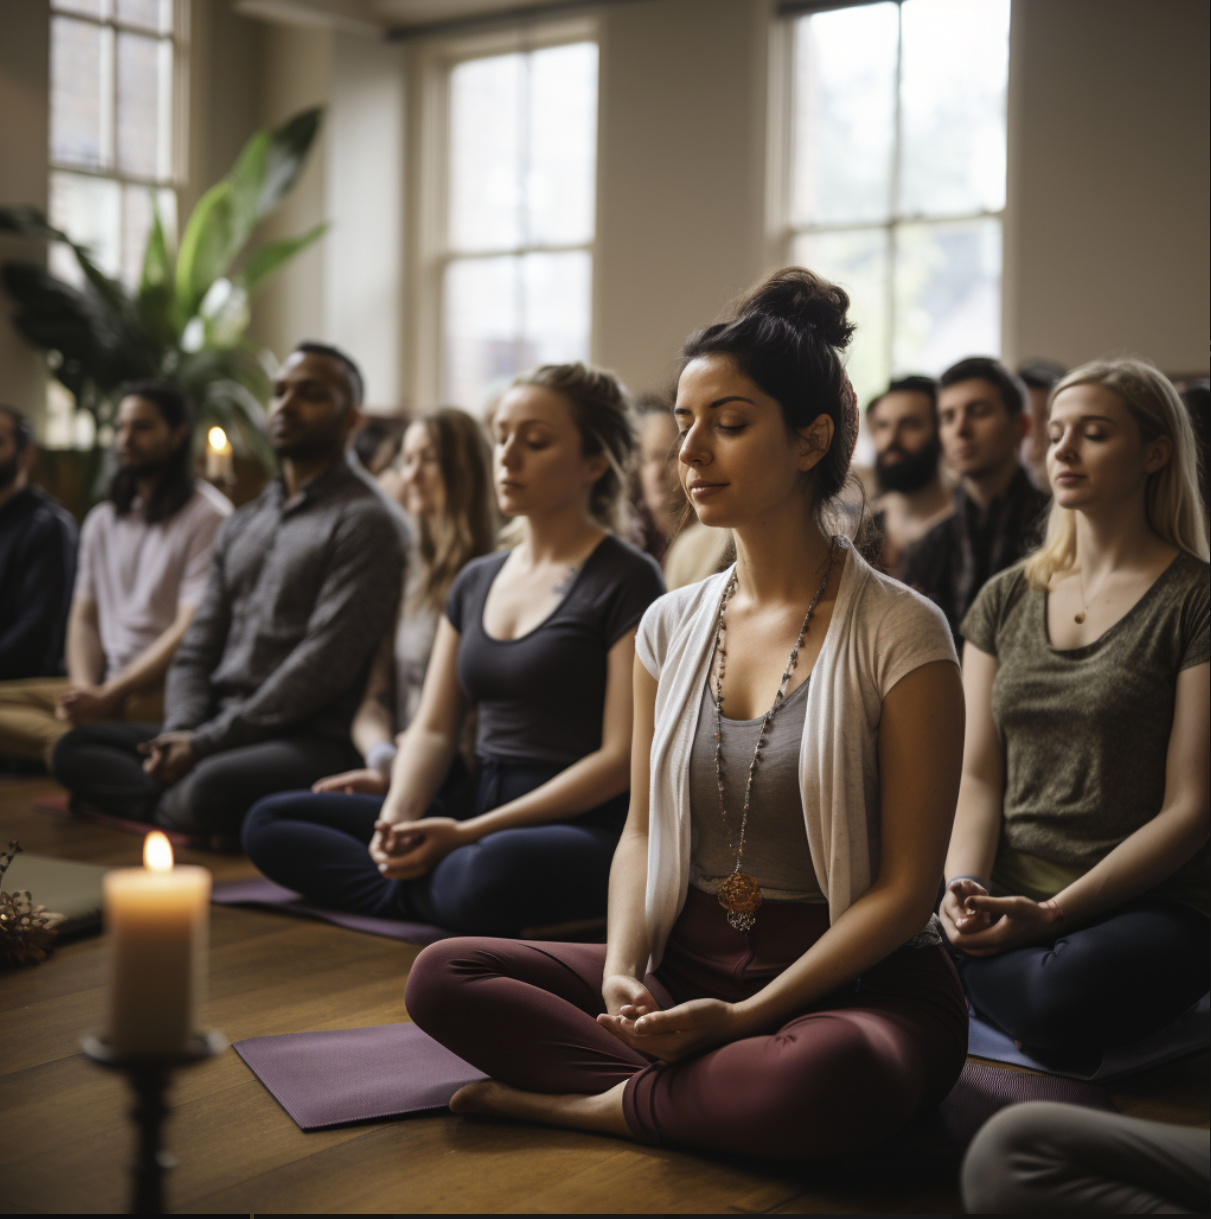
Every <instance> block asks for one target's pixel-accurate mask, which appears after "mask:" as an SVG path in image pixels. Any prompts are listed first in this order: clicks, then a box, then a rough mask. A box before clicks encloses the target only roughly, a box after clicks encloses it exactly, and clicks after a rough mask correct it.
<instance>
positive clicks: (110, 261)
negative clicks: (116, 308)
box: [50, 172, 121, 283]
mask: <svg viewBox="0 0 1211 1219" xmlns="http://www.w3.org/2000/svg"><path fill="white" fill-rule="evenodd" d="M120 210H121V188H120V187H119V186H118V184H117V183H116V182H111V181H109V180H108V179H106V178H90V177H86V176H85V175H83V174H69V173H61V172H55V173H52V174H51V176H50V219H51V223H52V224H53V225H55V227H56V228H60V229H62V230H63V231H64V232H65V233H67V235H68V236H69V237H71V238H72V240H73V241H76V242H78V243H79V244H80V245H85V246H88V247H89V248H90V250H91V251H92V257H93V261H94V262H95V263H96V264H97V265H98V266H99V267H100V268H101V270H102V271H105V272H106V273H107V274H109V275H116V274H118V271H119V269H120V260H119V240H120V223H121V222H120V216H119V214H120ZM51 270H52V271H53V272H54V273H55V274H56V275H60V276H62V278H64V279H66V280H68V281H70V282H72V283H79V282H80V280H81V275H80V271H79V268H78V266H77V264H76V260H75V257H74V256H73V255H72V253H71V251H70V250H68V249H66V248H65V247H64V246H63V245H61V244H59V243H55V244H54V245H52V246H51Z"/></svg>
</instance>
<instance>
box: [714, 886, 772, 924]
mask: <svg viewBox="0 0 1211 1219" xmlns="http://www.w3.org/2000/svg"><path fill="white" fill-rule="evenodd" d="M715 896H716V898H717V899H718V901H719V904H720V905H721V906H722V907H723V908H724V909H725V910H726V911H727V912H728V914H727V921H728V923H729V924H730V925H731V926H732V927H734V928H735V929H736V930H737V931H748V929H749V928H750V927H752V925H753V923H754V921H755V920H754V917H753V916H754V915H755V914H756V913H757V909H758V907H759V906H760V905H761V885H760V883H759V882H758V880H757V878H756V877H755V876H750V875H749V874H748V873H747V872H733V873H732V874H731V876H727V877H725V878H724V879H723V880H721V881H720V882H719V891H718V892H717V893H716V895H715Z"/></svg>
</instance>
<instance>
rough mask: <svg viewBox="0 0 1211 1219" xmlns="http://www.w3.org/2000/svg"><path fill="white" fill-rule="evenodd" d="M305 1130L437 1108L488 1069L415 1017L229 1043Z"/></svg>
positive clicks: (482, 1076)
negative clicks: (441, 1040) (440, 1039)
mask: <svg viewBox="0 0 1211 1219" xmlns="http://www.w3.org/2000/svg"><path fill="white" fill-rule="evenodd" d="M232 1048H233V1049H234V1050H235V1051H236V1053H237V1054H239V1056H240V1057H241V1058H242V1059H243V1060H244V1061H245V1062H246V1063H247V1064H248V1066H249V1067H250V1068H251V1069H252V1072H253V1074H255V1075H256V1077H257V1078H258V1079H259V1080H260V1081H261V1083H263V1084H264V1085H265V1087H266V1088H268V1089H269V1091H270V1092H271V1093H272V1094H273V1097H274V1099H275V1100H276V1101H277V1102H278V1104H280V1105H281V1106H282V1108H283V1109H285V1110H286V1112H287V1113H289V1114H290V1116H291V1117H292V1118H294V1120H295V1121H296V1122H297V1123H298V1124H299V1126H301V1127H302V1128H303V1129H304V1130H320V1129H322V1128H323V1127H325V1126H339V1125H342V1124H344V1123H346V1122H366V1121H373V1120H375V1119H381V1118H385V1117H400V1116H402V1115H403V1114H406V1113H418V1112H421V1111H423V1110H426V1109H444V1108H445V1107H446V1106H447V1105H448V1104H449V1103H450V1097H452V1096H453V1095H454V1093H455V1092H457V1091H458V1089H459V1088H461V1087H462V1086H463V1084H469V1083H474V1081H475V1080H477V1079H486V1078H487V1077H486V1076H485V1075H484V1074H483V1073H482V1072H480V1071H477V1070H476V1069H475V1068H474V1067H473V1066H471V1065H470V1064H469V1063H466V1062H463V1060H462V1059H461V1058H459V1057H458V1056H457V1055H455V1054H452V1053H451V1052H450V1051H449V1050H447V1049H446V1047H445V1046H443V1045H441V1044H439V1043H438V1042H436V1041H434V1040H433V1038H432V1037H430V1036H429V1035H428V1034H427V1033H423V1032H421V1030H420V1029H418V1028H417V1027H416V1025H415V1024H380V1025H376V1026H374V1027H373V1028H366V1029H341V1030H340V1031H339V1032H331V1033H286V1034H285V1035H284V1036H281V1037H250V1038H249V1039H248V1040H247V1041H237V1042H236V1043H235V1045H234V1046H233V1047H232Z"/></svg>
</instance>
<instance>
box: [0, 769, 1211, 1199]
mask: <svg viewBox="0 0 1211 1219" xmlns="http://www.w3.org/2000/svg"><path fill="white" fill-rule="evenodd" d="M59 792H60V789H58V788H57V787H55V785H54V784H52V783H50V782H49V781H46V780H36V779H31V780H11V779H9V780H0V842H7V841H8V840H9V839H11V838H18V839H20V841H21V842H22V845H23V846H24V847H25V848H26V849H27V850H30V851H35V852H39V853H42V854H47V855H55V856H58V857H60V858H64V859H77V860H81V861H84V862H94V863H101V864H121V865H133V864H136V863H138V861H139V858H140V850H141V843H140V841H139V839H137V838H136V837H133V836H130V835H126V834H122V833H119V832H116V831H113V830H108V829H102V828H99V827H97V826H90V825H84V824H80V823H76V822H74V821H71V820H68V819H65V818H63V817H59V816H52V815H50V814H48V813H46V812H39V811H34V808H33V806H34V803H35V801H37V800H38V799H40V798H42V797H44V796H48V795H54V794H59ZM179 858H180V859H181V860H182V862H185V861H188V862H191V863H200V864H203V865H204V866H206V867H209V868H210V869H211V870H212V871H213V873H214V875H215V877H216V879H219V880H228V879H237V878H240V877H244V876H250V875H254V874H255V873H254V870H253V869H252V867H251V865H250V864H249V863H248V861H247V860H245V859H243V858H240V857H237V856H215V855H205V854H201V853H198V852H180V853H179ZM36 896H37V895H36V894H35V898H36ZM418 951H419V949H417V948H415V947H413V946H412V945H409V944H401V943H399V942H397V941H392V940H384V939H380V938H377V937H374V936H367V935H361V934H358V933H356V932H351V931H346V930H344V929H341V928H337V927H332V926H329V925H328V924H326V923H318V922H310V921H306V920H302V919H291V918H286V917H284V916H281V915H275V914H270V913H266V912H261V911H255V910H240V909H235V908H232V907H214V908H213V912H212V920H211V959H210V993H209V1001H208V1004H207V1009H206V1019H207V1023H208V1024H209V1025H210V1026H211V1027H214V1028H217V1029H220V1030H221V1031H222V1032H223V1033H224V1034H225V1035H226V1036H227V1037H228V1038H229V1039H230V1040H232V1041H238V1040H240V1039H242V1038H245V1037H259V1036H267V1035H272V1034H275V1033H287V1032H307V1031H314V1030H321V1029H340V1028H354V1027H365V1026H368V1025H375V1024H388V1023H394V1022H397V1021H400V1020H404V1019H406V1018H407V1014H406V1012H405V1010H404V1002H403V995H404V983H405V981H406V979H407V974H408V969H409V967H410V966H411V964H412V961H413V960H414V959H415V957H416V954H417V952H418ZM105 981H106V960H105V952H104V945H103V942H102V940H101V939H100V938H99V937H91V938H86V939H81V940H76V941H73V942H66V943H64V944H62V945H60V946H59V947H57V948H56V950H55V951H54V952H53V953H52V955H51V957H50V958H49V959H48V960H47V961H45V962H43V963H42V964H40V965H37V966H31V967H26V968H22V969H15V970H12V969H10V970H5V971H3V972H0V1021H3V1028H4V1036H3V1038H2V1039H0V1112H3V1113H4V1115H5V1123H4V1124H5V1131H6V1138H5V1139H3V1140H0V1180H3V1183H4V1185H3V1189H2V1190H0V1213H3V1214H17V1213H23V1212H24V1213H35V1214H38V1213H63V1212H68V1213H70V1212H77V1213H86V1214H87V1213H107V1212H120V1211H122V1210H123V1209H124V1208H125V1206H126V1203H127V1179H126V1172H125V1166H126V1164H127V1163H128V1161H129V1158H130V1154H131V1149H132V1135H131V1128H130V1124H129V1121H128V1118H127V1112H126V1111H127V1108H128V1104H129V1098H128V1095H127V1092H126V1087H125V1083H124V1081H123V1080H122V1079H121V1078H120V1077H117V1076H114V1075H111V1074H109V1073H107V1072H105V1071H102V1070H99V1069H97V1068H96V1067H94V1066H93V1065H92V1064H91V1063H89V1062H88V1061H87V1060H86V1059H85V1058H84V1057H83V1056H82V1055H81V1054H80V1052H79V1038H80V1036H81V1035H82V1034H83V1033H86V1032H89V1031H92V1030H95V1029H98V1028H100V1027H101V1026H102V1025H103V1023H104V1002H105ZM1207 1076H1208V1063H1207V1056H1206V1055H1201V1056H1198V1057H1196V1058H1194V1059H1187V1060H1185V1061H1183V1062H1181V1063H1175V1064H1171V1065H1170V1066H1168V1067H1164V1068H1161V1069H1159V1070H1158V1071H1154V1072H1150V1073H1148V1074H1147V1075H1144V1076H1137V1077H1135V1078H1134V1079H1132V1080H1130V1081H1126V1082H1125V1083H1124V1084H1122V1085H1118V1086H1116V1087H1115V1089H1114V1090H1113V1093H1112V1095H1113V1096H1114V1099H1115V1102H1116V1104H1118V1106H1119V1108H1120V1109H1121V1110H1122V1111H1123V1112H1130V1113H1136V1114H1138V1115H1139V1116H1141V1117H1151V1118H1156V1119H1159V1120H1165V1121H1176V1122H1181V1123H1182V1124H1185V1125H1203V1126H1205V1125H1207V1111H1208V1096H1209V1089H1208V1078H1207ZM172 1102H173V1113H172V1117H171V1119H170V1121H169V1126H168V1142H169V1146H170V1147H171V1149H172V1151H173V1152H174V1153H175V1154H176V1156H177V1158H178V1160H179V1166H178V1167H177V1168H176V1169H175V1170H174V1171H173V1173H172V1174H171V1177H170V1181H169V1199H170V1205H171V1207H172V1208H173V1209H174V1210H177V1211H180V1212H186V1213H197V1214H204V1213H224V1212H234V1213H244V1214H249V1213H270V1212H278V1213H281V1212H290V1213H299V1214H315V1213H335V1214H351V1213H359V1212H383V1213H394V1214H399V1213H409V1212H420V1213H423V1212H452V1213H464V1214H472V1213H480V1212H489V1213H492V1212H496V1213H533V1214H566V1213H577V1212H579V1213H585V1214H595V1213H596V1214H609V1213H613V1214H626V1213H652V1212H655V1213H665V1214H681V1213H703V1212H714V1213H724V1214H726V1213H731V1214H770V1213H773V1214H827V1213H854V1214H861V1213H870V1212H876V1213H935V1214H936V1213H948V1212H953V1211H957V1210H958V1209H959V1200H958V1196H957V1191H956V1189H955V1184H954V1181H953V1180H950V1179H946V1177H945V1176H943V1177H942V1178H941V1179H931V1178H930V1177H929V1176H928V1175H927V1174H926V1175H920V1176H913V1177H911V1178H909V1177H905V1176H903V1175H902V1174H901V1175H898V1176H893V1177H890V1178H889V1177H887V1176H882V1177H880V1176H879V1175H877V1174H871V1173H867V1172H853V1171H850V1172H848V1173H846V1172H843V1171H838V1170H835V1169H830V1168H828V1167H825V1166H815V1167H813V1166H810V1165H808V1166H793V1167H788V1166H785V1165H778V1164H766V1163H761V1162H757V1161H749V1160H740V1159H728V1158H726V1157H716V1156H699V1155H692V1154H689V1153H685V1152H679V1151H670V1150H665V1149H651V1148H645V1147H638V1146H636V1145H634V1144H631V1143H627V1142H624V1141H622V1140H618V1139H610V1138H604V1137H598V1136H593V1135H587V1134H579V1133H576V1132H573V1131H563V1130H545V1129H541V1128H536V1127H530V1126H524V1125H518V1124H508V1123H500V1122H487V1121H473V1120H467V1119H462V1118H456V1117H454V1116H452V1115H451V1114H448V1113H438V1114H426V1115H420V1116H416V1117H410V1118H405V1119H401V1120H397V1121H390V1122H376V1123H368V1124H365V1125H359V1126H349V1127H343V1128H340V1129H337V1130H323V1131H312V1132H310V1133H304V1132H303V1131H301V1130H299V1129H298V1127H297V1126H296V1125H295V1124H294V1122H293V1121H292V1120H291V1119H290V1118H289V1117H288V1116H287V1114H286V1113H285V1112H284V1111H283V1110H282V1109H281V1107H280V1106H279V1105H278V1104H277V1102H276V1101H275V1100H274V1099H273V1098H272V1096H270V1095H269V1093H268V1092H267V1091H266V1090H265V1089H264V1088H263V1087H262V1086H261V1084H260V1083H259V1081H258V1080H257V1079H256V1078H255V1076H253V1075H252V1073H251V1072H250V1071H249V1070H248V1069H247V1067H245V1066H244V1064H243V1062H242V1061H241V1060H240V1059H239V1057H238V1056H237V1055H236V1054H234V1053H233V1052H231V1051H227V1052H226V1053H224V1054H222V1055H220V1056H219V1057H217V1058H216V1059H214V1060H212V1061H210V1062H207V1063H204V1064H202V1065H201V1066H198V1067H195V1068H192V1069H190V1070H187V1071H182V1072H180V1073H178V1075H177V1076H176V1080H175V1083H174V1086H173V1091H172Z"/></svg>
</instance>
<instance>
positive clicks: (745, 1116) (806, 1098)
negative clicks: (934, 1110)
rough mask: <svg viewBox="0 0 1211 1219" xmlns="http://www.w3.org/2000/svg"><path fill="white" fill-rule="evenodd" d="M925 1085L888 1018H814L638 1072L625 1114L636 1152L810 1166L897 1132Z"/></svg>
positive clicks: (843, 1014) (857, 1014) (902, 1032)
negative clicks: (727, 1155)
mask: <svg viewBox="0 0 1211 1219" xmlns="http://www.w3.org/2000/svg"><path fill="white" fill-rule="evenodd" d="M924 1076H925V1072H924V1069H923V1065H922V1063H921V1062H920V1060H919V1056H918V1055H917V1054H916V1053H915V1052H914V1049H913V1045H912V1039H911V1037H910V1036H908V1035H907V1030H906V1029H904V1028H902V1027H900V1026H899V1022H897V1021H895V1020H894V1019H889V1018H888V1016H887V1015H886V1014H884V1013H880V1012H874V1011H870V1010H865V1009H857V1010H853V1009H851V1010H842V1011H833V1012H817V1013H813V1014H811V1015H808V1016H804V1017H801V1018H800V1019H798V1020H795V1021H792V1022H791V1023H790V1024H788V1025H786V1026H785V1027H784V1028H782V1029H781V1030H779V1031H778V1032H777V1033H775V1034H773V1035H771V1036H766V1037H750V1038H746V1039H745V1040H743V1041H737V1042H733V1043H732V1044H731V1045H726V1046H721V1047H720V1048H719V1049H717V1050H713V1051H711V1052H710V1053H708V1054H704V1055H702V1056H701V1057H700V1058H696V1059H691V1060H689V1061H687V1062H684V1063H678V1064H675V1065H673V1066H660V1065H657V1066H655V1067H651V1068H649V1069H647V1070H645V1071H643V1072H641V1073H640V1074H639V1075H637V1076H635V1078H634V1080H633V1081H632V1082H631V1084H630V1085H629V1086H628V1088H627V1098H626V1112H627V1119H628V1123H629V1124H630V1126H631V1128H632V1130H633V1131H634V1133H635V1135H636V1137H638V1138H639V1139H641V1140H642V1141H643V1142H647V1143H665V1142H667V1143H677V1144H681V1145H682V1146H690V1147H700V1148H712V1149H715V1150H719V1151H729V1150H730V1151H736V1152H741V1153H747V1154H751V1155H761V1156H772V1157H776V1158H779V1159H808V1158H813V1157H816V1156H829V1155H839V1154H844V1153H846V1152H850V1151H858V1150H861V1149H862V1148H864V1147H868V1146H871V1145H873V1144H874V1143H877V1142H878V1141H879V1140H880V1139H882V1138H884V1137H886V1136H887V1135H888V1134H890V1133H892V1132H893V1131H894V1130H896V1129H898V1128H899V1127H900V1126H902V1125H903V1124H904V1123H905V1122H906V1121H907V1120H908V1118H909V1117H911V1116H912V1114H913V1112H914V1111H915V1110H916V1108H917V1107H918V1105H919V1104H920V1103H921V1099H922V1094H923V1090H924V1084H925V1079H924Z"/></svg>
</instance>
